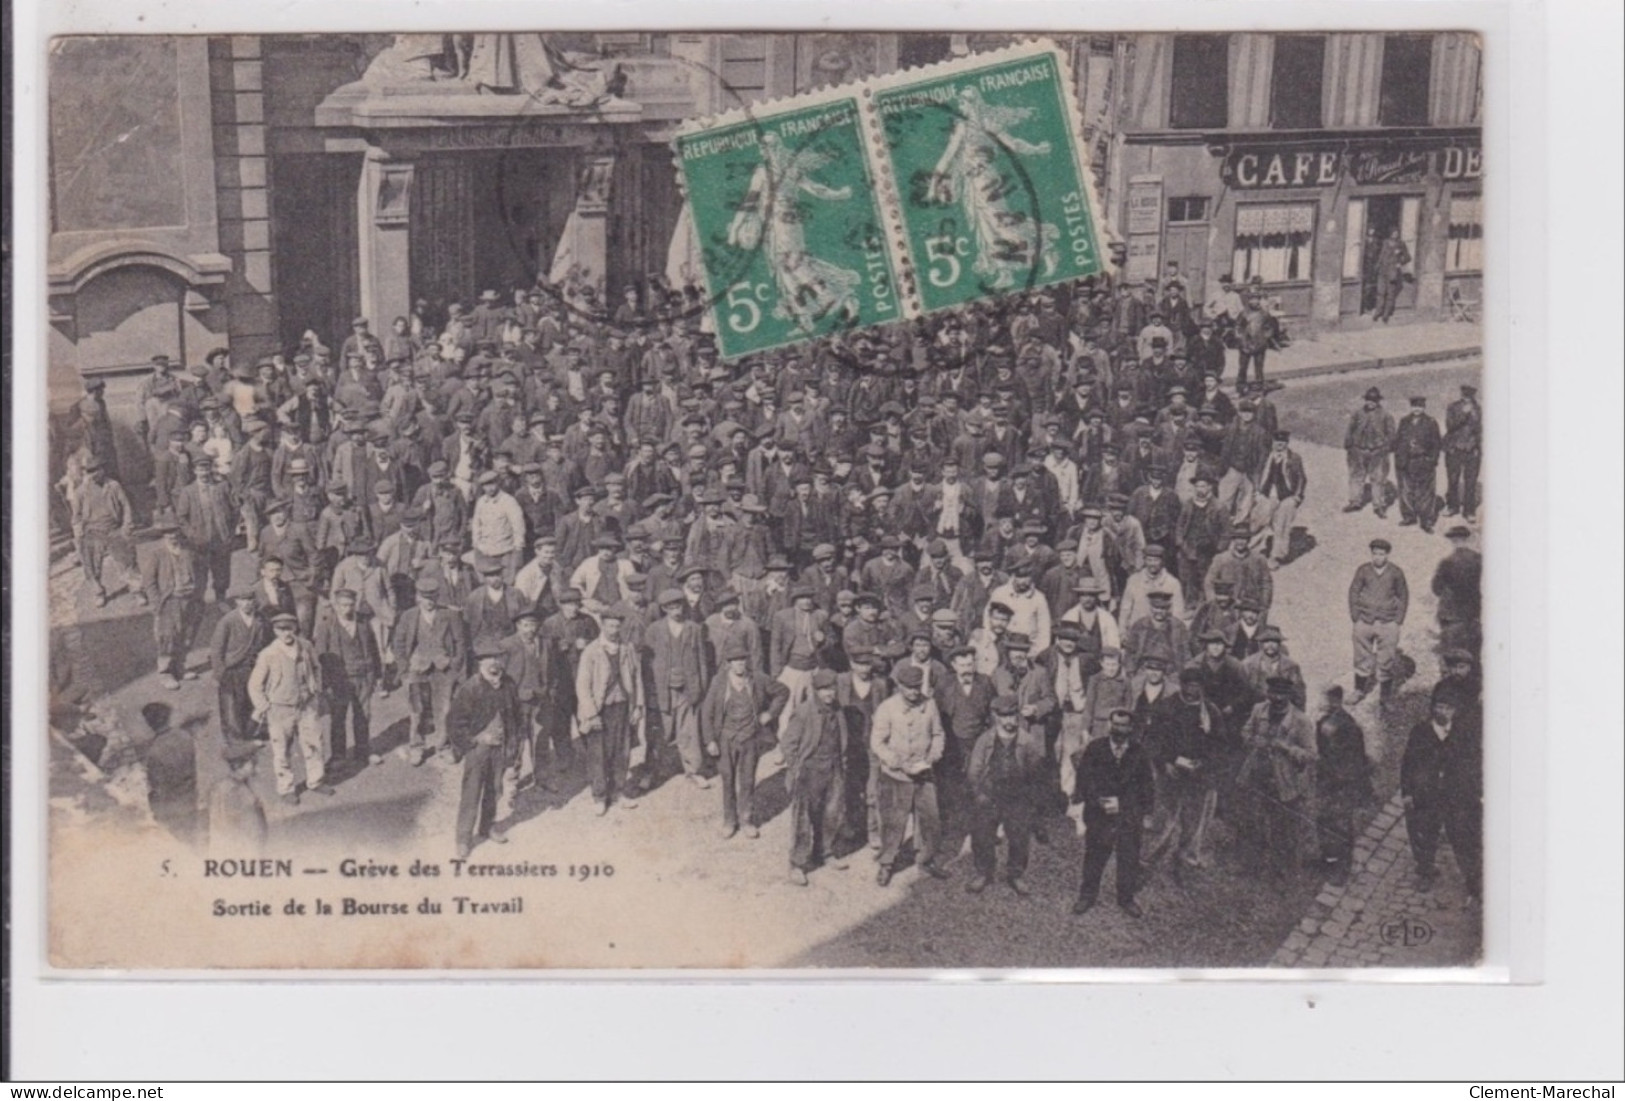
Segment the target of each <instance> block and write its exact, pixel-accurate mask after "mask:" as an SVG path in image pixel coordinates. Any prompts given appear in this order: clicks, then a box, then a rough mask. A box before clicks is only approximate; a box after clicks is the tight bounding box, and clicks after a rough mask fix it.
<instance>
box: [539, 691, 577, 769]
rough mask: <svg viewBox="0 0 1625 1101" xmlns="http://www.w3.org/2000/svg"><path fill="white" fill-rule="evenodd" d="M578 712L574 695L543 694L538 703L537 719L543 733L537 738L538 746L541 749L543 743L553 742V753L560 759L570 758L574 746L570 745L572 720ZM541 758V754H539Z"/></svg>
mask: <svg viewBox="0 0 1625 1101" xmlns="http://www.w3.org/2000/svg"><path fill="white" fill-rule="evenodd" d="M575 713H576V701H575V697H574V696H563V697H558V698H549V697H547V696H543V697H542V698H541V700H540V702H539V703H538V704H537V721H538V722H539V723H540V724H541V728H542V729H541V734H540V736H539V737H538V739H537V745H536V748H537V749H538V750H540V749H541V748H542V743H543V742H544V741H545V742H551V743H552V745H553V754H554V756H555V757H557V758H558V759H560V760H563V761H568V760H570V757H571V753H572V747H571V745H570V720H571V717H572V716H573V715H574V714H575ZM538 759H540V754H538Z"/></svg>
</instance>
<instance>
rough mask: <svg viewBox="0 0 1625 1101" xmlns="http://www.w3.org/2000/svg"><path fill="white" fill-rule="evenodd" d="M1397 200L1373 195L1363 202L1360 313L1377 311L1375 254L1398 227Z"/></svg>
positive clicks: (1396, 196)
mask: <svg viewBox="0 0 1625 1101" xmlns="http://www.w3.org/2000/svg"><path fill="white" fill-rule="evenodd" d="M1400 203H1401V200H1400V197H1399V196H1398V195H1373V196H1371V197H1370V198H1369V199H1367V200H1365V253H1364V255H1363V257H1362V261H1363V262H1362V264H1361V265H1360V312H1361V313H1370V312H1371V311H1372V310H1374V309H1376V308H1377V295H1378V294H1379V288H1378V286H1377V253H1378V251H1379V250H1380V249H1381V248H1382V243H1383V242H1384V241H1386V240H1387V239H1388V235H1389V234H1390V233H1392V232H1393V231H1394V230H1396V229H1398V228H1399V216H1400Z"/></svg>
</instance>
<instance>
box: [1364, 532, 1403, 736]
mask: <svg viewBox="0 0 1625 1101" xmlns="http://www.w3.org/2000/svg"><path fill="white" fill-rule="evenodd" d="M1393 549H1394V548H1393V544H1392V543H1390V542H1389V541H1388V540H1386V539H1373V540H1371V560H1370V561H1368V562H1362V563H1360V565H1359V567H1358V568H1357V569H1356V570H1355V571H1354V580H1353V581H1351V582H1350V583H1349V619H1351V620H1352V621H1353V623H1354V695H1353V697H1352V698H1351V699H1350V700H1349V704H1350V705H1351V706H1352V705H1354V704H1358V703H1359V702H1360V701H1361V700H1363V699H1365V697H1366V695H1367V693H1369V692H1370V691H1371V689H1372V688H1373V687H1377V688H1379V689H1380V698H1381V700H1382V702H1384V703H1386V702H1388V700H1390V699H1392V698H1393V695H1394V692H1395V690H1396V688H1397V684H1396V683H1395V677H1396V673H1397V666H1398V662H1397V660H1396V659H1397V658H1398V656H1399V631H1400V628H1401V627H1402V626H1403V625H1404V623H1405V616H1406V614H1407V613H1408V612H1409V611H1410V604H1411V590H1410V586H1409V584H1408V583H1407V582H1406V580H1405V571H1404V570H1402V569H1400V568H1399V567H1398V566H1396V565H1395V564H1394V563H1393V562H1390V561H1389V560H1388V555H1389V554H1390V553H1391V552H1392V551H1393Z"/></svg>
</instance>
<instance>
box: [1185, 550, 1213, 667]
mask: <svg viewBox="0 0 1625 1101" xmlns="http://www.w3.org/2000/svg"><path fill="white" fill-rule="evenodd" d="M1212 564H1213V556H1212V555H1211V554H1186V553H1185V552H1183V551H1181V552H1180V555H1179V575H1178V576H1179V580H1180V583H1181V584H1182V585H1184V587H1185V592H1184V597H1185V607H1187V608H1195V607H1198V606H1200V605H1201V603H1202V600H1203V597H1204V593H1203V589H1202V586H1203V583H1204V582H1206V581H1207V569H1208V567H1209V566H1211V565H1212ZM1176 657H1177V655H1176Z"/></svg>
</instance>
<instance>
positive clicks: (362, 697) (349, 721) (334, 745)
mask: <svg viewBox="0 0 1625 1101" xmlns="http://www.w3.org/2000/svg"><path fill="white" fill-rule="evenodd" d="M334 680H335V683H333V684H330V685H328V692H327V699H328V704H329V705H330V707H331V708H332V710H331V715H332V725H331V726H330V727H329V731H330V734H329V750H330V751H331V752H332V754H333V756H334V757H339V756H342V755H343V753H344V744H345V740H346V737H345V736H346V733H347V732H353V734H354V737H353V738H351V739H350V748H351V749H352V750H353V751H354V754H355V756H357V757H361V756H365V755H366V752H367V744H368V742H369V741H370V740H371V738H372V690H373V687H374V685H373V683H372V679H371V678H370V677H362V676H343V677H336V678H334Z"/></svg>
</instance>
